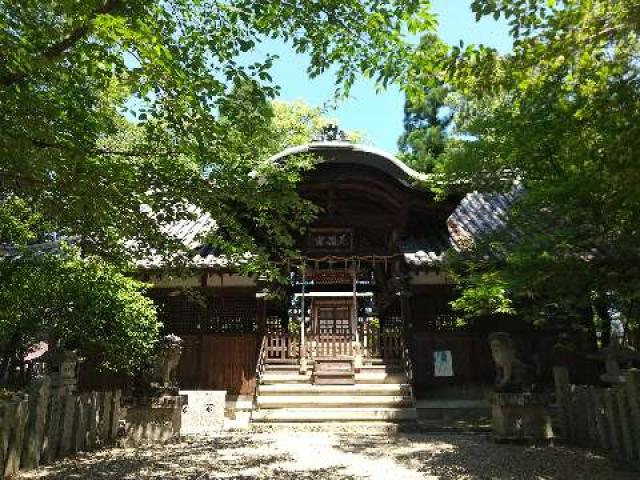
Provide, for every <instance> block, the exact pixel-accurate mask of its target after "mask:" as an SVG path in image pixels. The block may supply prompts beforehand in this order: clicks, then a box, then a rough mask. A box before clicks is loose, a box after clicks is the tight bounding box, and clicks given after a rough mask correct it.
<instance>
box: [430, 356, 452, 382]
mask: <svg viewBox="0 0 640 480" xmlns="http://www.w3.org/2000/svg"><path fill="white" fill-rule="evenodd" d="M433 376H434V377H453V357H452V356H451V350H434V351H433Z"/></svg>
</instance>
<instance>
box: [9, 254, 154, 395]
mask: <svg viewBox="0 0 640 480" xmlns="http://www.w3.org/2000/svg"><path fill="white" fill-rule="evenodd" d="M0 282H1V283H2V288H1V289H0V302H1V304H2V309H0V384H1V383H5V384H6V383H11V382H12V380H14V378H13V374H14V373H15V372H16V370H17V368H18V367H20V366H21V365H22V361H23V358H24V355H25V353H26V352H27V351H28V349H29V348H30V347H31V346H32V345H33V344H35V343H36V342H38V341H42V340H45V341H48V342H49V347H50V349H53V348H54V347H59V348H65V349H75V350H78V351H79V353H80V354H92V355H96V354H99V355H100V358H101V359H102V366H103V367H104V368H107V369H112V370H118V371H124V372H131V371H133V370H134V369H135V368H136V367H138V366H140V365H142V364H143V363H144V361H145V360H147V359H148V358H149V357H150V356H151V355H152V354H153V352H154V346H155V344H156V342H157V340H158V332H159V329H160V326H161V325H160V323H159V322H158V320H157V316H156V309H155V306H154V304H153V301H152V300H151V299H149V298H147V297H145V296H144V289H145V288H146V285H145V284H143V283H141V282H139V281H137V280H134V279H133V278H131V276H129V275H126V274H124V273H123V272H121V271H120V270H119V269H118V268H116V267H113V266H111V265H109V264H107V263H106V262H104V261H103V260H101V259H99V258H96V257H86V256H85V257H82V256H80V255H79V252H78V251H75V250H72V249H66V250H63V251H62V252H57V253H54V254H51V253H41V252H34V251H31V252H29V251H25V252H23V253H22V255H21V256H18V257H14V258H12V259H4V260H3V261H1V262H0Z"/></svg>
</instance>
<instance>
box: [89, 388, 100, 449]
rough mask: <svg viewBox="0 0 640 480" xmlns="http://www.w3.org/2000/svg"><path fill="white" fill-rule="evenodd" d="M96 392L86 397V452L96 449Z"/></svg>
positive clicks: (97, 397)
mask: <svg viewBox="0 0 640 480" xmlns="http://www.w3.org/2000/svg"><path fill="white" fill-rule="evenodd" d="M99 398H100V397H99V395H98V393H96V392H91V393H90V394H89V396H88V407H87V450H93V449H94V448H96V444H97V436H98V399H99Z"/></svg>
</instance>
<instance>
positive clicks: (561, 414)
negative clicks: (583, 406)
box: [553, 366, 570, 440]
mask: <svg viewBox="0 0 640 480" xmlns="http://www.w3.org/2000/svg"><path fill="white" fill-rule="evenodd" d="M553 379H554V382H555V386H556V403H557V405H558V418H559V419H560V431H561V432H562V436H563V437H564V439H565V440H569V438H570V432H569V402H568V398H567V397H568V393H569V369H568V368H567V367H561V366H555V367H553Z"/></svg>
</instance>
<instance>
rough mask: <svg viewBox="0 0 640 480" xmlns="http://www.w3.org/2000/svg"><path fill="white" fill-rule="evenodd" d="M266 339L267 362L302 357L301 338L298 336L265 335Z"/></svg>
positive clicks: (286, 334)
mask: <svg viewBox="0 0 640 480" xmlns="http://www.w3.org/2000/svg"><path fill="white" fill-rule="evenodd" d="M264 339H265V341H266V344H265V352H266V356H265V359H266V361H275V362H277V361H284V360H290V359H296V358H298V357H299V356H300V337H298V335H295V334H291V333H287V332H275V333H267V334H265V336H264Z"/></svg>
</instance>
